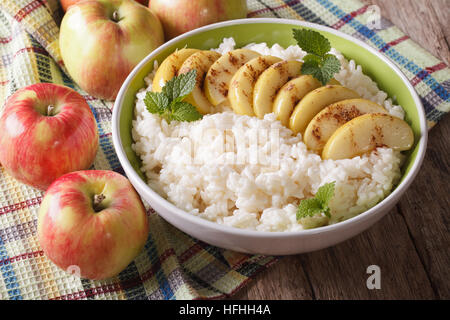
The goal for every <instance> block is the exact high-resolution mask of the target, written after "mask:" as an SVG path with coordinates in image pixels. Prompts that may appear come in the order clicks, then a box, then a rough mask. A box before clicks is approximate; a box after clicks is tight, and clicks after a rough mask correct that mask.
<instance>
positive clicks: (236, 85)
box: [228, 56, 281, 116]
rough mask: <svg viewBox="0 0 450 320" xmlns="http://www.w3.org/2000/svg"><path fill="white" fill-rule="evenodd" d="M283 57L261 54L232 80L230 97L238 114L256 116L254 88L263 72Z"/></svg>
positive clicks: (232, 105)
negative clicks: (254, 110)
mask: <svg viewBox="0 0 450 320" xmlns="http://www.w3.org/2000/svg"><path fill="white" fill-rule="evenodd" d="M280 61H281V59H280V58H277V57H274V56H260V57H258V58H254V59H252V60H250V61H248V62H247V63H246V64H244V65H243V66H242V67H241V68H239V70H238V71H237V72H236V73H235V74H234V76H233V77H232V78H231V81H230V88H229V91H228V99H229V100H230V104H231V107H232V108H233V110H234V112H236V113H237V114H242V115H248V116H254V115H255V113H254V112H253V89H254V86H255V83H256V80H258V78H259V76H260V75H261V73H263V72H264V70H266V69H267V68H268V67H270V66H271V65H273V64H274V63H277V62H280Z"/></svg>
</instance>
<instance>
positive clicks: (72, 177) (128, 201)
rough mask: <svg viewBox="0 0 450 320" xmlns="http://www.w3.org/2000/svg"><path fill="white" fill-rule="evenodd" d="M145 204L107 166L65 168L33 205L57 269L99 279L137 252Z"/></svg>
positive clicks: (144, 227)
mask: <svg viewBox="0 0 450 320" xmlns="http://www.w3.org/2000/svg"><path fill="white" fill-rule="evenodd" d="M148 232H149V225H148V218H147V215H146V212H145V208H144V206H143V204H142V202H141V199H140V198H139V196H138V194H137V193H136V191H135V190H134V189H133V187H132V185H131V183H130V182H129V181H128V179H126V178H125V177H124V176H122V175H120V174H118V173H116V172H114V171H107V170H87V171H77V172H72V173H68V174H66V175H64V176H62V177H60V178H59V179H58V180H56V181H55V182H53V183H52V185H51V186H50V187H49V188H48V190H47V192H46V193H45V196H44V199H43V200H42V203H41V207H40V208H39V216H38V237H39V243H40V245H41V247H42V249H43V251H44V253H45V255H46V256H47V257H48V258H49V259H50V260H51V261H53V263H55V264H56V265H57V266H58V267H60V268H61V269H63V270H66V271H67V270H70V269H72V268H74V267H76V268H77V269H78V270H80V276H81V277H82V278H88V279H93V280H101V279H106V278H110V277H113V276H115V275H117V274H118V273H119V272H120V271H122V270H123V269H125V268H126V266H127V265H128V264H130V263H131V262H132V261H133V259H134V258H135V257H136V256H137V255H138V254H139V253H140V252H141V251H142V249H143V248H144V245H145V242H146V240H147V237H148Z"/></svg>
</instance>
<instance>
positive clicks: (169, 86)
mask: <svg viewBox="0 0 450 320" xmlns="http://www.w3.org/2000/svg"><path fill="white" fill-rule="evenodd" d="M196 76H197V70H195V69H194V70H191V71H189V72H187V73H185V74H180V75H179V76H177V77H173V78H172V79H170V80H169V81H168V82H167V83H166V85H165V86H164V87H163V88H162V92H163V93H164V94H165V95H166V96H167V97H168V98H169V99H170V100H171V101H182V100H183V99H184V98H186V96H187V95H188V94H189V93H191V92H192V90H194V87H195V84H196Z"/></svg>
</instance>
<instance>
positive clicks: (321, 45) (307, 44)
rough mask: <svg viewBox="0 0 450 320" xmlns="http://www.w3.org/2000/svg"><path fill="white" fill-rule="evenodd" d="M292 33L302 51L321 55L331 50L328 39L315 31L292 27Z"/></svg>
mask: <svg viewBox="0 0 450 320" xmlns="http://www.w3.org/2000/svg"><path fill="white" fill-rule="evenodd" d="M293 33H294V39H295V40H297V43H298V46H299V47H300V48H302V50H303V51H306V52H308V53H312V54H315V55H317V56H320V57H322V56H324V55H325V54H326V53H327V52H328V51H330V50H331V44H330V42H329V41H328V39H327V38H325V37H324V36H323V35H321V34H320V33H319V32H317V31H313V30H307V29H294V30H293Z"/></svg>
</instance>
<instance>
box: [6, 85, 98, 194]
mask: <svg viewBox="0 0 450 320" xmlns="http://www.w3.org/2000/svg"><path fill="white" fill-rule="evenodd" d="M97 148H98V133H97V124H96V121H95V118H94V115H93V114H92V111H91V109H90V108H89V105H88V104H87V103H86V101H85V100H84V98H83V97H82V96H81V95H80V94H79V93H77V92H76V91H74V90H72V89H71V88H68V87H64V86H60V85H55V84H51V83H38V84H34V85H31V86H28V87H26V88H23V89H20V90H18V91H17V92H16V93H14V94H13V95H12V96H11V97H10V98H9V99H8V100H7V101H6V104H5V108H4V110H3V114H2V116H1V118H0V163H1V164H2V165H3V166H4V168H5V169H6V171H7V172H8V173H9V174H10V175H12V176H13V177H14V178H16V179H17V180H19V181H21V182H23V183H25V184H28V185H30V186H33V187H35V188H38V189H41V190H45V189H47V187H48V186H49V185H50V184H51V183H52V182H53V181H54V180H55V179H57V178H58V177H60V176H62V175H63V174H65V173H68V172H71V171H75V170H83V169H87V168H89V167H90V166H91V164H92V163H93V162H94V159H95V155H96V153H97Z"/></svg>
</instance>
